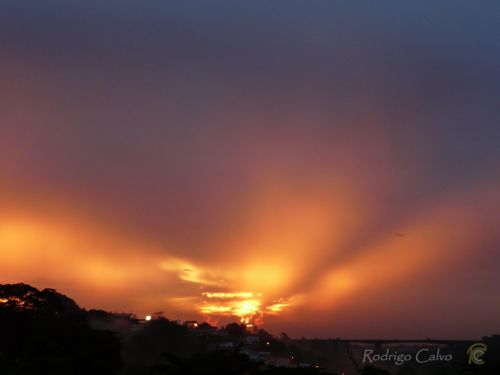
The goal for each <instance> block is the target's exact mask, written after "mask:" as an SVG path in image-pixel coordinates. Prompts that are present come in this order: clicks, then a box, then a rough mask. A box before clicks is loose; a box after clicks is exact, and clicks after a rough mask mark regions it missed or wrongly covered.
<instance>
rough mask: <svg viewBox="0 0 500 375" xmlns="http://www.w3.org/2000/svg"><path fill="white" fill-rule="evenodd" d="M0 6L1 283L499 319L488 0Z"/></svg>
mask: <svg viewBox="0 0 500 375" xmlns="http://www.w3.org/2000/svg"><path fill="white" fill-rule="evenodd" d="M2 8H3V9H2V12H1V13H0V56H1V59H0V64H1V67H2V69H1V70H0V83H1V85H2V87H4V90H2V92H1V94H0V103H2V104H0V284H7V283H16V282H23V283H27V284H29V285H33V286H34V287H36V288H39V289H40V288H41V289H43V288H54V289H56V290H57V291H59V292H60V293H63V294H65V295H67V296H69V297H70V298H72V299H74V300H75V301H76V302H77V303H78V304H79V306H81V307H84V308H86V309H87V308H99V309H103V310H106V311H128V312H133V313H135V314H136V315H137V316H140V317H144V316H146V315H150V314H153V313H154V312H158V311H162V312H164V314H165V316H167V317H169V318H170V319H173V320H182V321H186V320H197V321H207V322H208V323H210V324H212V323H213V324H224V322H229V321H234V320H236V321H239V322H240V323H243V324H245V325H248V326H250V325H257V326H259V327H262V328H264V329H266V330H268V331H269V332H273V333H279V332H287V333H288V334H289V335H290V336H293V337H302V336H304V337H318V338H319V337H351V338H352V339H356V338H363V339H369V338H375V337H377V338H378V337H392V338H396V337H407V338H408V337H415V338H417V339H420V337H444V338H446V339H457V338H458V339H466V338H481V337H483V336H486V335H493V334H498V333H500V321H499V319H498V316H500V303H498V290H497V289H498V288H497V286H498V285H500V273H499V272H498V270H499V268H500V251H499V249H500V233H499V232H498V218H499V215H498V212H500V173H499V169H498V165H499V161H500V148H499V147H498V140H499V139H500V130H499V127H498V124H499V123H500V107H499V106H498V98H500V69H498V67H499V66H500V43H499V39H498V25H497V24H498V20H497V19H498V17H497V15H498V14H499V12H500V5H499V4H498V3H487V4H482V6H481V7H479V6H477V4H476V5H474V4H469V3H467V2H459V3H457V2H451V1H445V2H444V3H443V4H404V5H403V4H393V3H391V4H389V2H387V3H382V4H377V5H374V4H373V5H367V6H366V7H363V8H360V7H356V6H355V5H353V4H344V3H335V4H334V3H331V4H326V3H319V2H318V3H308V4H307V5H306V4H305V3H303V4H302V3H300V2H292V3H290V2H286V3H285V2H279V1H278V2H276V3H273V4H264V3H261V4H255V3H252V4H246V3H243V2H224V1H222V2H217V3H214V4H212V5H207V4H203V5H198V6H196V5H193V4H185V3H181V2H173V3H169V4H159V3H146V4H140V5H139V4H134V3H131V2H123V3H122V4H121V5H120V6H116V5H111V4H102V3H100V2H97V1H89V2H85V3H84V4H66V3H64V2H57V1H56V2H53V3H50V4H40V3H38V2H36V1H32V0H31V1H28V2H26V3H23V4H20V3H17V2H14V1H12V2H6V3H5V5H3V6H2ZM177 318H179V319H177Z"/></svg>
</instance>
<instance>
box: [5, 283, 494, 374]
mask: <svg viewBox="0 0 500 375" xmlns="http://www.w3.org/2000/svg"><path fill="white" fill-rule="evenodd" d="M0 332H1V336H0V374H1V375H21V374H23V375H36V374H43V375H45V374H47V375H48V374H53V375H72V374H75V375H87V374H88V375H91V374H95V375H112V374H124V375H135V374H136V375H163V374H165V375H167V374H325V375H326V374H346V375H347V374H360V375H384V374H396V375H403V374H405V375H410V374H415V375H416V374H432V375H434V374H435V375H453V374H464V375H465V374H471V375H472V374H478V375H480V374H484V375H494V374H498V373H499V371H500V361H499V356H498V354H499V353H500V351H499V349H500V336H492V337H484V338H483V342H484V343H486V344H487V345H488V348H489V350H490V352H491V353H492V354H490V355H489V356H488V361H487V364H485V365H484V366H474V367H471V366H467V364H466V356H465V352H466V349H467V347H468V346H469V345H471V343H472V342H473V341H446V340H431V339H428V340H425V341H418V340H414V341H413V342H410V341H401V340H399V341H395V340H392V341H391V340H356V341H354V340H341V339H332V340H314V339H313V340H311V339H306V338H302V339H298V340H297V339H291V338H289V337H288V336H287V335H286V334H285V333H282V334H281V336H280V337H275V336H273V335H271V334H269V333H268V332H266V331H265V330H263V329H258V328H257V327H255V328H253V329H252V330H249V329H248V328H247V327H245V325H241V324H237V323H231V324H228V325H226V326H224V327H220V328H217V327H213V326H211V325H209V324H208V323H198V322H193V321H190V322H183V323H181V322H177V321H172V320H169V319H168V318H167V317H164V316H163V315H162V314H161V313H157V314H156V315H154V316H153V317H151V320H149V321H145V320H140V319H138V318H137V317H135V316H134V315H133V314H126V313H110V312H106V311H102V310H84V309H81V308H80V307H79V306H78V305H77V304H76V303H75V302H74V301H73V300H72V299H70V298H68V297H67V296H65V295H62V294H60V293H58V292H57V291H55V290H53V289H44V290H42V291H39V290H37V289H36V288H34V287H32V286H29V285H26V284H10V285H0ZM391 344H392V345H394V344H396V345H399V346H400V347H401V346H405V347H406V348H407V350H409V349H410V348H411V346H412V345H413V346H418V344H420V345H422V344H423V345H427V346H433V345H439V346H441V347H443V348H446V350H448V351H450V350H452V351H455V352H457V353H464V355H463V357H462V358H459V360H457V361H454V362H453V363H452V364H446V365H443V364H436V365H434V366H424V367H422V366H421V367H419V368H418V369H414V368H412V366H403V367H401V368H400V369H398V370H395V369H394V368H392V369H391V368H390V366H389V369H387V370H386V369H384V368H377V367H375V366H370V365H363V364H362V363H360V359H359V358H360V357H359V356H358V355H357V353H355V352H356V351H357V350H360V348H361V347H363V346H369V347H370V346H378V347H380V346H384V345H391ZM335 368H339V369H340V368H342V369H343V370H341V371H339V370H338V371H337V372H331V369H335Z"/></svg>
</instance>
